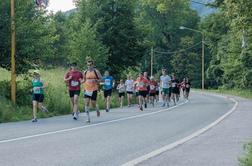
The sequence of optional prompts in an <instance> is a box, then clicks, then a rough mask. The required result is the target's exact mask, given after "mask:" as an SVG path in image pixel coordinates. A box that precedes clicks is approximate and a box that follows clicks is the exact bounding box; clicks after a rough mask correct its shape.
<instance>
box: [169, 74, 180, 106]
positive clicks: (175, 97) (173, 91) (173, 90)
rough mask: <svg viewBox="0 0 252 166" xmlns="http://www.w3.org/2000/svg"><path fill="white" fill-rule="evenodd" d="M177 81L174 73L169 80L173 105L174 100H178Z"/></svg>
mask: <svg viewBox="0 0 252 166" xmlns="http://www.w3.org/2000/svg"><path fill="white" fill-rule="evenodd" d="M178 84H179V81H178V80H177V79H176V76H175V74H173V76H172V81H171V98H172V100H173V102H174V105H176V102H178V100H179V98H178V93H179V88H178Z"/></svg>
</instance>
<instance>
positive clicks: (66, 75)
mask: <svg viewBox="0 0 252 166" xmlns="http://www.w3.org/2000/svg"><path fill="white" fill-rule="evenodd" d="M71 79H72V76H69V75H68V73H66V74H65V76H64V81H65V82H66V81H69V80H71Z"/></svg>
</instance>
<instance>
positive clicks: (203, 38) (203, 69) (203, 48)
mask: <svg viewBox="0 0 252 166" xmlns="http://www.w3.org/2000/svg"><path fill="white" fill-rule="evenodd" d="M201 60H202V62H201V65H202V68H201V72H202V74H201V75H202V79H201V80H202V82H201V87H202V90H205V36H204V33H202V58H201Z"/></svg>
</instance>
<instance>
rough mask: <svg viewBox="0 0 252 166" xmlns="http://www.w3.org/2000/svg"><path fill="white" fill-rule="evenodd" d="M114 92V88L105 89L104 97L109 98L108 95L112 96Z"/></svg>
mask: <svg viewBox="0 0 252 166" xmlns="http://www.w3.org/2000/svg"><path fill="white" fill-rule="evenodd" d="M111 94H112V89H109V90H104V97H105V98H107V97H108V96H111Z"/></svg>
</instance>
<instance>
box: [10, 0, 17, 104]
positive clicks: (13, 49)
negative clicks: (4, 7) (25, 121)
mask: <svg viewBox="0 0 252 166" xmlns="http://www.w3.org/2000/svg"><path fill="white" fill-rule="evenodd" d="M10 2H11V3H10V4H11V101H12V102H13V103H14V104H16V62H15V54H16V27H15V4H14V0H10Z"/></svg>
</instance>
